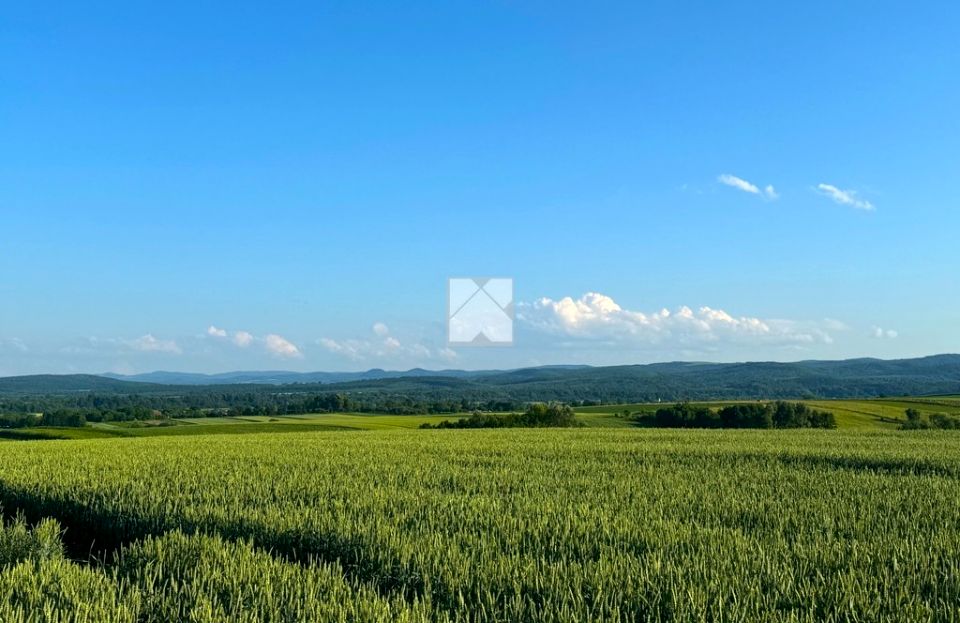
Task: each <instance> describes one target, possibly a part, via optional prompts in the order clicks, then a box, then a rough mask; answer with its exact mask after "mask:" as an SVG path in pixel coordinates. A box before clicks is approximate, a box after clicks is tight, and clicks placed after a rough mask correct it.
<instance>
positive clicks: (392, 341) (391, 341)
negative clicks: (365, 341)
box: [383, 337, 400, 349]
mask: <svg viewBox="0 0 960 623" xmlns="http://www.w3.org/2000/svg"><path fill="white" fill-rule="evenodd" d="M383 345H384V346H386V347H387V348H389V349H395V348H400V340H398V339H397V338H395V337H388V338H387V339H385V340H383Z"/></svg>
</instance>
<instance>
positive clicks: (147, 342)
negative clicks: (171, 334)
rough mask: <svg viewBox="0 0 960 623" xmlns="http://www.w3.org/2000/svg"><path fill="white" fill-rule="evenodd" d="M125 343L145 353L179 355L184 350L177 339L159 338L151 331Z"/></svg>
mask: <svg viewBox="0 0 960 623" xmlns="http://www.w3.org/2000/svg"><path fill="white" fill-rule="evenodd" d="M125 344H126V345H127V346H129V347H130V348H132V349H134V350H138V351H140V352H144V353H170V354H174V355H179V354H180V353H182V352H183V350H181V348H180V346H178V345H177V343H176V342H175V341H173V340H161V339H157V338H155V337H154V336H153V335H152V334H151V333H147V334H146V335H143V336H141V337H138V338H137V339H135V340H127V341H126V342H125Z"/></svg>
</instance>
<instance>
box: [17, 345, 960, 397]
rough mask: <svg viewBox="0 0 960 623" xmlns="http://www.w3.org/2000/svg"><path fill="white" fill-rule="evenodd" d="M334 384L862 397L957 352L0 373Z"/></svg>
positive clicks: (455, 390) (400, 389) (28, 385)
mask: <svg viewBox="0 0 960 623" xmlns="http://www.w3.org/2000/svg"><path fill="white" fill-rule="evenodd" d="M213 388H216V389H217V391H224V392H230V393H234V394H236V393H238V392H257V393H264V392H266V393H278V392H286V393H289V392H342V393H347V394H351V393H364V394H367V395H370V394H379V395H383V396H398V397H409V398H416V399H423V398H430V399H438V398H440V399H451V398H454V399H458V398H459V397H470V398H478V399H479V398H482V399H485V400H487V399H501V398H503V399H511V400H520V401H530V400H564V401H569V402H573V401H604V402H640V401H656V400H708V399H735V398H742V399H753V398H864V397H877V396H884V395H886V396H905V395H931V394H960V355H954V354H949V355H934V356H930V357H921V358H916V359H897V360H882V359H869V358H861V359H846V360H840V361H817V360H811V361H798V362H790V363H779V362H744V363H708V362H666V363H655V364H643V365H625V366H603V367H591V366H578V365H573V366H544V367H537V368H521V369H517V370H479V371H467V370H438V371H431V370H423V369H419V368H415V369H413V370H406V371H388V370H380V369H373V370H367V371H364V372H287V371H264V372H243V371H240V372H227V373H222V374H191V373H182V372H151V373H147V374H138V375H131V376H123V375H116V374H113V375H35V376H20V377H7V378H0V394H69V393H75V392H91V393H125V394H160V393H163V394H172V393H197V392H203V391H212V389H213Z"/></svg>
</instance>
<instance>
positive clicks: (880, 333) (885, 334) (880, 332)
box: [871, 327, 900, 340]
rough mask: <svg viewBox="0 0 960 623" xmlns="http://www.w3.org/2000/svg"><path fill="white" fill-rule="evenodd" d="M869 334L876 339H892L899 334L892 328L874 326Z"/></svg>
mask: <svg viewBox="0 0 960 623" xmlns="http://www.w3.org/2000/svg"><path fill="white" fill-rule="evenodd" d="M871 335H872V336H873V337H875V338H877V339H878V340H892V339H895V338H897V337H899V336H900V333H899V332H898V331H895V330H893V329H884V328H882V327H874V328H873V331H872V332H871Z"/></svg>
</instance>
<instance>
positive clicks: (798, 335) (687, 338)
mask: <svg viewBox="0 0 960 623" xmlns="http://www.w3.org/2000/svg"><path fill="white" fill-rule="evenodd" d="M518 318H519V319H520V320H521V321H522V322H525V323H526V324H528V325H529V326H531V327H533V328H535V329H538V330H540V331H543V332H546V333H550V334H554V335H559V336H563V337H566V338H572V339H579V340H584V341H588V340H589V341H599V342H604V341H605V342H609V343H611V344H617V345H623V344H636V345H641V344H671V343H673V344H676V345H682V346H696V345H703V344H709V343H712V342H721V341H724V342H742V343H747V344H749V343H774V344H778V343H779V344H795V345H796V344H812V343H827V344H829V343H831V342H832V338H831V337H830V335H829V334H828V333H827V332H826V331H825V330H824V329H823V328H822V327H819V326H816V325H813V324H809V323H808V324H804V323H799V322H796V321H791V320H780V319H761V318H754V317H749V316H736V317H735V316H733V315H731V314H729V313H727V312H726V311H724V310H722V309H713V308H711V307H700V308H699V309H697V310H696V311H694V310H693V309H691V308H690V307H687V306H682V307H679V308H677V309H676V310H674V311H670V310H668V309H661V310H660V311H656V312H652V313H644V312H640V311H631V310H628V309H624V308H622V307H621V306H620V305H618V304H617V302H616V301H614V300H613V299H612V298H611V297H609V296H606V295H603V294H599V293H597V292H588V293H587V294H585V295H583V296H582V297H580V298H579V299H573V298H571V297H569V296H568V297H565V298H562V299H560V300H553V299H550V298H541V299H539V300H537V301H535V302H533V303H523V304H521V305H520V306H519V308H518Z"/></svg>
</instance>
